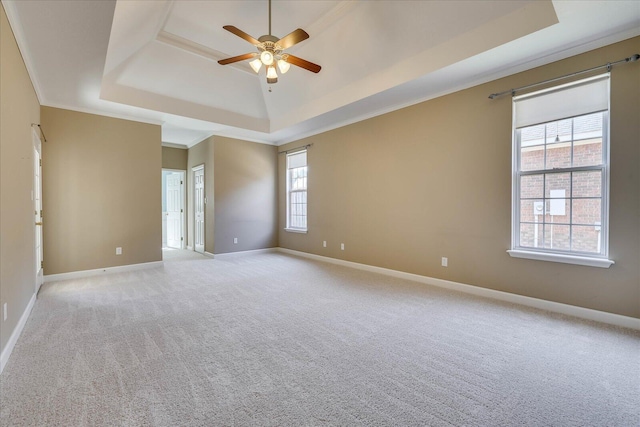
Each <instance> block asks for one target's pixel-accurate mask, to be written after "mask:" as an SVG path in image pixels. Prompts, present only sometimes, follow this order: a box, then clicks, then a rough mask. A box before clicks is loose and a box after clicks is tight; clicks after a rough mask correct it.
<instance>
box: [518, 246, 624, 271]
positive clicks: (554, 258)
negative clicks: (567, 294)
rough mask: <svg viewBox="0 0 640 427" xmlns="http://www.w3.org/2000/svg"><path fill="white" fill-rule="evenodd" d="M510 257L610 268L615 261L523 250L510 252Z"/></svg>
mask: <svg viewBox="0 0 640 427" xmlns="http://www.w3.org/2000/svg"><path fill="white" fill-rule="evenodd" d="M507 252H508V253H509V255H511V256H512V257H513V258H524V259H535V260H537V261H551V262H561V263H564V264H576V265H586V266H589V267H600V268H609V267H611V265H612V264H615V262H614V261H612V260H610V259H606V258H591V257H582V256H576V255H562V254H552V253H547V252H534V251H523V250H520V249H518V250H515V249H512V250H508V251H507Z"/></svg>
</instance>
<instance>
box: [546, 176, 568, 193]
mask: <svg viewBox="0 0 640 427" xmlns="http://www.w3.org/2000/svg"><path fill="white" fill-rule="evenodd" d="M544 197H546V198H552V199H563V198H565V197H571V174H570V173H568V172H567V173H548V174H545V189H544Z"/></svg>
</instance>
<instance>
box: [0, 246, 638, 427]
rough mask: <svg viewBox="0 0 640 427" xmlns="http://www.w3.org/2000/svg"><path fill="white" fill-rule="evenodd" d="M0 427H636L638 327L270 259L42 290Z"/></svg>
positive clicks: (187, 266)
mask: <svg viewBox="0 0 640 427" xmlns="http://www.w3.org/2000/svg"><path fill="white" fill-rule="evenodd" d="M0 378H1V390H0V406H1V409H0V425H2V426H45V425H46V426H56V425H58V426H85V425H91V426H93V425H104V426H143V425H144V426H218V425H220V426H231V425H238V426H251V425H256V426H302V425H310V426H320V425H321V426H325V425H341V426H355V425H366V426H404V425H406V426H451V425H453V426H637V425H640V333H639V332H637V331H630V330H625V329H620V328H614V327H608V326H604V325H600V324H595V323H591V322H586V321H580V320H576V319H572V318H568V317H564V316H560V315H554V314H549V313H545V312H542V311H538V310H533V309H528V308H524V307H520V306H515V305H510V304H506V303H501V302H496V301H492V300H486V299H482V298H477V297H472V296H468V295H464V294H458V293H455V292H450V291H446V290H442V289H438V288H432V287H428V286H426V285H423V284H418V283H413V282H409V281H404V280H400V279H394V278H389V277H386V276H381V275H376V274H372V273H368V272H364V271H359V270H353V269H349V268H345V267H339V266H335V265H330V264H324V263H318V262H312V261H308V260H303V259H299V258H296V257H291V256H288V255H283V254H278V253H266V254H256V255H246V256H238V257H232V258H227V259H215V260H214V259H204V258H203V259H202V260H194V261H183V262H170V263H166V264H165V266H164V267H159V268H155V269H148V270H140V271H135V272H129V273H122V274H111V275H104V276H98V277H94V278H88V279H78V280H69V281H64V282H57V283H51V284H46V285H44V286H43V288H42V290H41V291H40V294H39V296H38V299H37V302H36V305H35V307H34V309H33V312H32V314H31V317H30V319H29V321H28V323H27V325H26V327H25V329H24V332H23V334H22V336H21V338H20V340H19V341H18V344H17V345H16V347H15V350H14V352H13V354H12V356H11V358H10V360H9V363H8V364H7V366H6V369H5V371H4V373H3V374H2V376H1V377H0Z"/></svg>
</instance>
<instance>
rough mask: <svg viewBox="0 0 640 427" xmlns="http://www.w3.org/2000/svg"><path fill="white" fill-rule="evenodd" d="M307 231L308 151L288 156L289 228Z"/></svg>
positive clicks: (289, 229) (290, 229)
mask: <svg viewBox="0 0 640 427" xmlns="http://www.w3.org/2000/svg"><path fill="white" fill-rule="evenodd" d="M286 229H287V230H288V231H296V232H302V233H304V232H306V231H307V150H302V151H296V152H294V153H288V154H287V228H286Z"/></svg>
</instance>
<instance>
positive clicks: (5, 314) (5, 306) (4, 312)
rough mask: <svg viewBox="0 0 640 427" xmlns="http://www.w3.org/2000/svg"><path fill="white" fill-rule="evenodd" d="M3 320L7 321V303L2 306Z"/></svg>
mask: <svg viewBox="0 0 640 427" xmlns="http://www.w3.org/2000/svg"><path fill="white" fill-rule="evenodd" d="M2 320H7V303H6V302H5V303H4V304H3V305H2Z"/></svg>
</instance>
